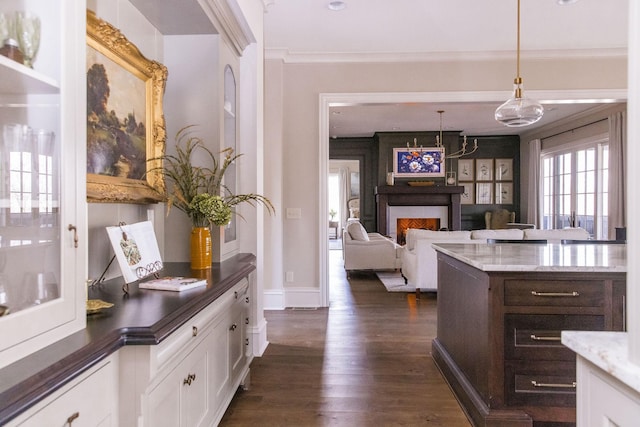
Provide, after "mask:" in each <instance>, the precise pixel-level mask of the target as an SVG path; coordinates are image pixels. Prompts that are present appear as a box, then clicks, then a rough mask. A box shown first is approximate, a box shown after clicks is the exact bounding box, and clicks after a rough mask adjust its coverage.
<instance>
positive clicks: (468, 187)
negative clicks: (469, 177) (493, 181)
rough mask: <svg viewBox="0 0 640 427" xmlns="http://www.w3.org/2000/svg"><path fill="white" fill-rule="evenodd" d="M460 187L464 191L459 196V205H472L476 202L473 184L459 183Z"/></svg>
mask: <svg viewBox="0 0 640 427" xmlns="http://www.w3.org/2000/svg"><path fill="white" fill-rule="evenodd" d="M460 186H461V187H463V188H464V191H463V192H462V194H461V195H460V204H462V205H473V204H474V203H475V202H476V198H475V191H474V190H475V188H474V184H473V182H464V183H460Z"/></svg>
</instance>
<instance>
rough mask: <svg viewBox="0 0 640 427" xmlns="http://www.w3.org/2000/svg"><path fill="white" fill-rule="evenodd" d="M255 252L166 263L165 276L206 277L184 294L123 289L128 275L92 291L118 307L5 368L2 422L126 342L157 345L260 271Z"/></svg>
mask: <svg viewBox="0 0 640 427" xmlns="http://www.w3.org/2000/svg"><path fill="white" fill-rule="evenodd" d="M254 262H255V256H254V255H252V254H240V255H237V256H235V257H233V258H231V259H229V260H227V261H224V262H222V263H214V264H213V267H212V268H211V269H210V270H191V269H190V267H189V263H170V262H168V263H165V264H164V269H163V270H162V271H161V272H160V275H161V276H195V277H206V278H207V286H206V287H199V288H194V289H190V290H187V291H183V292H169V291H156V290H146V289H139V288H138V285H137V284H136V283H133V284H131V285H129V293H128V294H124V293H123V291H122V284H123V283H124V282H123V280H122V278H118V279H113V280H109V281H106V282H104V283H103V284H101V285H100V286H98V287H95V288H94V289H90V290H89V298H90V299H101V300H103V301H107V302H111V303H113V304H114V307H112V308H109V309H105V310H103V312H101V313H98V314H92V315H89V316H88V317H87V327H86V328H85V329H83V330H81V331H78V332H76V333H75V334H72V335H70V336H68V337H66V338H64V339H62V340H60V341H58V342H56V343H54V344H52V345H50V346H48V347H46V348H44V349H42V350H40V351H38V352H36V353H33V354H31V355H29V356H27V357H25V358H24V359H21V360H19V361H17V362H15V363H13V364H11V365H9V366H7V367H5V368H3V369H1V370H0V425H3V424H5V423H6V422H8V421H9V420H11V419H12V418H14V417H15V416H17V415H18V414H20V413H21V412H23V411H25V410H27V409H28V408H30V407H31V406H33V405H35V404H36V403H37V402H39V401H40V400H42V399H43V398H45V397H47V396H48V395H50V394H51V393H53V392H55V391H56V390H58V389H59V388H60V387H62V386H63V385H65V384H66V383H68V382H69V381H71V380H72V379H73V378H75V377H77V376H78V375H80V374H81V373H82V372H84V371H85V370H87V369H89V368H90V367H92V366H94V365H95V364H96V363H98V362H100V361H101V360H103V359H105V358H106V357H108V356H109V355H111V354H112V353H114V352H116V351H117V350H118V349H119V348H120V347H122V346H124V345H155V344H158V343H159V342H161V341H162V340H164V339H165V338H167V337H168V336H169V335H170V334H171V333H172V332H174V331H175V330H176V329H178V328H179V327H180V326H182V325H183V324H184V323H185V322H186V321H187V320H189V319H190V318H191V317H193V316H194V315H195V314H197V313H198V312H200V311H201V310H202V309H204V308H205V307H207V306H208V305H209V304H211V303H212V302H214V301H215V300H216V299H217V298H219V297H220V296H221V295H222V294H224V293H225V292H226V291H227V290H229V289H231V288H232V287H233V286H234V285H236V284H237V283H238V282H239V281H240V280H241V279H242V278H243V277H246V276H248V275H249V273H251V272H252V271H254V270H255V265H254Z"/></svg>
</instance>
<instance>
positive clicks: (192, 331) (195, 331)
mask: <svg viewBox="0 0 640 427" xmlns="http://www.w3.org/2000/svg"><path fill="white" fill-rule="evenodd" d="M191 335H192V336H194V337H195V336H198V327H197V326H193V327H192V328H191Z"/></svg>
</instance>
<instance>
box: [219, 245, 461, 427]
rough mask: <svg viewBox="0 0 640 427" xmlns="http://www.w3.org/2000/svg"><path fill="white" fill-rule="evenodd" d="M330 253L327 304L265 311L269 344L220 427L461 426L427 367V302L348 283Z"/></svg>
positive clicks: (361, 282)
mask: <svg viewBox="0 0 640 427" xmlns="http://www.w3.org/2000/svg"><path fill="white" fill-rule="evenodd" d="M341 256H342V254H341V252H340V251H336V250H332V251H330V263H331V269H330V282H331V290H330V295H331V306H330V308H328V309H326V308H325V309H317V310H294V309H289V310H283V311H267V312H266V313H265V317H266V319H267V322H268V340H269V343H270V344H269V346H268V348H267V350H266V351H265V353H264V355H263V356H262V357H258V358H255V359H254V360H253V362H252V364H251V387H250V389H249V390H246V391H243V390H239V391H238V393H237V394H236V396H235V397H234V399H233V401H232V402H231V405H230V406H229V409H228V410H227V412H226V414H225V416H224V418H223V419H222V422H221V423H220V425H221V426H349V427H359V426H447V427H456V426H469V425H470V424H469V422H468V421H467V419H466V417H465V415H464V413H463V412H462V410H461V408H460V406H459V404H458V402H457V401H456V399H455V397H454V396H453V394H452V392H451V391H450V389H449V388H448V386H447V384H446V383H445V382H444V380H443V378H442V376H441V375H440V372H439V371H438V370H437V368H436V366H435V365H434V363H433V360H432V359H431V355H430V351H431V339H432V338H434V337H435V333H436V298H435V296H434V295H430V294H424V293H423V294H422V296H421V298H420V299H419V300H416V298H415V295H413V294H406V293H388V292H387V291H386V289H385V288H384V286H383V285H382V283H380V281H379V280H378V279H377V277H376V276H375V274H373V273H364V272H363V273H352V274H351V278H350V280H348V281H347V278H346V275H345V272H344V268H343V267H342V259H341Z"/></svg>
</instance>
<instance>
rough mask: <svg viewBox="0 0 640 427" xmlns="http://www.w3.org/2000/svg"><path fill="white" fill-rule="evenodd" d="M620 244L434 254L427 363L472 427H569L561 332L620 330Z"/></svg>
mask: <svg viewBox="0 0 640 427" xmlns="http://www.w3.org/2000/svg"><path fill="white" fill-rule="evenodd" d="M614 246H615V247H614ZM624 246H625V245H579V246H573V245H571V247H569V246H562V245H553V244H549V245H542V246H541V245H523V244H520V245H485V244H479V245H459V244H442V245H440V244H438V245H437V246H436V250H437V251H438V329H437V338H436V339H435V340H434V341H433V344H432V352H433V358H434V360H435V362H436V364H437V366H438V368H439V369H440V370H441V372H442V373H443V375H444V377H445V378H446V380H447V382H448V383H449V384H450V386H451V388H452V389H453V391H454V393H455V394H456V396H457V398H458V400H459V401H460V403H461V405H462V406H463V408H464V410H465V411H466V413H467V416H468V417H469V419H470V420H471V422H472V423H473V424H474V425H476V426H494V427H495V426H499V427H507V426H508V427H516V426H538V427H551V426H554V427H559V426H573V425H575V422H576V421H575V420H576V412H575V404H576V362H575V354H574V353H573V352H572V351H571V350H569V349H568V348H566V347H565V346H564V345H562V343H561V342H560V332H561V331H562V330H589V331H622V330H624V327H625V326H624V299H625V294H626V283H625V282H626V248H625V247H624Z"/></svg>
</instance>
